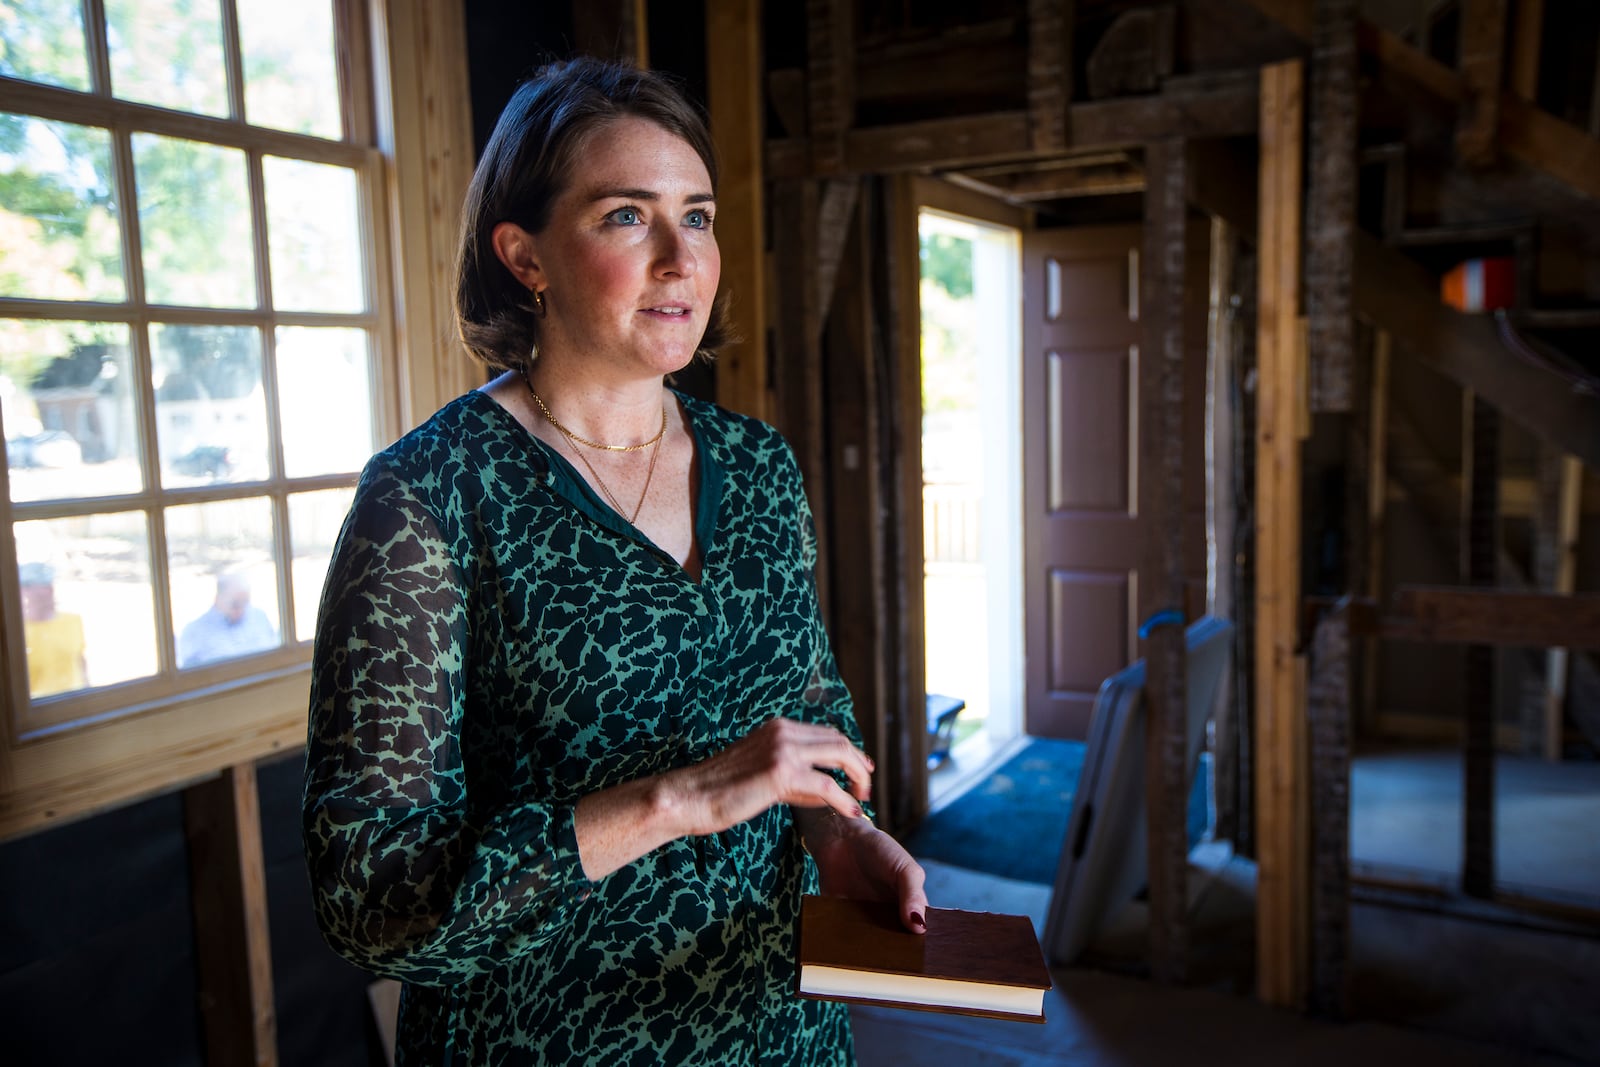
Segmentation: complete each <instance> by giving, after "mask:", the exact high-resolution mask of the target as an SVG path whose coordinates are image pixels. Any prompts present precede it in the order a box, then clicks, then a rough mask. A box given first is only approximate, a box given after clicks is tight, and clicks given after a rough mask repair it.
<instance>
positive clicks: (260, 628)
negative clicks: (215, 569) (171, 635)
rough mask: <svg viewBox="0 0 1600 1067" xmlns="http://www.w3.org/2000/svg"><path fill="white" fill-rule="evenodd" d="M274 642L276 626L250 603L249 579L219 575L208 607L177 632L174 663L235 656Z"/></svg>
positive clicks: (194, 664) (189, 663) (193, 664)
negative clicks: (176, 655)
mask: <svg viewBox="0 0 1600 1067" xmlns="http://www.w3.org/2000/svg"><path fill="white" fill-rule="evenodd" d="M277 644H278V628H277V627H276V626H274V625H273V624H272V620H270V619H268V618H267V613H266V612H264V611H262V610H261V609H260V608H258V607H256V606H255V605H253V604H251V603H250V583H249V581H248V580H246V579H245V577H244V576H243V575H240V574H220V575H218V576H217V596H216V599H215V600H213V601H212V604H211V607H210V608H208V609H207V610H206V613H205V614H204V615H201V616H200V617H199V618H198V619H195V620H194V621H193V622H191V623H190V624H189V625H187V626H185V627H184V628H183V633H181V634H180V635H178V666H179V667H180V668H183V667H198V666H201V665H202V664H206V663H215V662H217V661H218V660H224V659H236V658H238V657H239V656H248V655H249V654H250V653H252V652H261V651H264V650H266V649H269V648H273V647H275V646H276V645H277Z"/></svg>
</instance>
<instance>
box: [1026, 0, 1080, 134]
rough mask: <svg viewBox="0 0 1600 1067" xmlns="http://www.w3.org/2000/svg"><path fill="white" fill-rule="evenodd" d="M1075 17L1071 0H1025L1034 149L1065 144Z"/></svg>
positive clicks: (1029, 127) (1075, 13) (1029, 132)
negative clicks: (1026, 2)
mask: <svg viewBox="0 0 1600 1067" xmlns="http://www.w3.org/2000/svg"><path fill="white" fill-rule="evenodd" d="M1076 21H1077V5H1076V4H1075V3H1073V0H1028V134H1029V144H1030V146H1031V147H1032V148H1033V150H1034V151H1036V152H1059V151H1062V150H1064V149H1065V148H1066V147H1067V144H1068V131H1067V107H1068V105H1069V104H1071V103H1072V80H1073V69H1072V31H1073V25H1074V23H1075V22H1076Z"/></svg>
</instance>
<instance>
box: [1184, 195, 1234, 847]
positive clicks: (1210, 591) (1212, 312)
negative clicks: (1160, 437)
mask: <svg viewBox="0 0 1600 1067" xmlns="http://www.w3.org/2000/svg"><path fill="white" fill-rule="evenodd" d="M1186 169H1187V168H1186ZM1237 245H1238V237H1237V235H1236V233H1235V231H1234V228H1233V227H1232V226H1230V225H1229V224H1228V223H1227V222H1226V221H1224V220H1223V219H1220V218H1216V217H1213V218H1212V219H1211V238H1210V254H1211V263H1210V269H1209V271H1208V278H1209V282H1210V289H1209V292H1208V294H1207V300H1206V304H1207V307H1206V463H1205V477H1206V614H1208V615H1215V616H1216V617H1218V618H1221V619H1232V618H1234V617H1235V616H1236V615H1237V614H1238V612H1237V611H1236V610H1235V602H1234V585H1235V583H1236V582H1237V581H1238V575H1237V573H1236V566H1235V563H1234V554H1235V552H1236V551H1237V549H1236V547H1235V544H1236V542H1235V538H1234V532H1235V531H1234V515H1235V500H1234V494H1233V487H1234V478H1235V477H1236V473H1237V472H1236V470H1235V464H1234V444H1235V421H1236V420H1235V412H1234V405H1233V382H1234V380H1235V377H1234V376H1235V374H1236V372H1237V368H1236V366H1235V361H1234V331H1235V310H1234V307H1233V293H1234V284H1235V280H1234V257H1235V254H1236V251H1237ZM1238 749H1239V717H1238V715H1237V714H1236V713H1235V708H1234V680H1233V678H1232V676H1231V675H1224V676H1223V678H1222V683H1221V685H1220V687H1219V692H1218V694H1217V714H1216V726H1215V730H1214V741H1213V744H1212V747H1211V753H1212V765H1211V767H1212V776H1211V782H1212V784H1211V794H1212V796H1213V797H1214V798H1215V804H1216V809H1217V820H1216V822H1217V825H1216V834H1217V836H1218V837H1219V838H1231V837H1232V836H1233V833H1234V827H1235V826H1236V825H1237V819H1238V788H1239V780H1238V779H1239V752H1238Z"/></svg>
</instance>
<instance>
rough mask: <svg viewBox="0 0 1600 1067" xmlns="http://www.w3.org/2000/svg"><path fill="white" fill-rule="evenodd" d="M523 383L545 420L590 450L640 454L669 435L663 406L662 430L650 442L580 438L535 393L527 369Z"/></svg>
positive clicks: (665, 409) (665, 408)
mask: <svg viewBox="0 0 1600 1067" xmlns="http://www.w3.org/2000/svg"><path fill="white" fill-rule="evenodd" d="M522 383H523V384H524V385H526V386H527V387H528V395H529V396H531V397H533V402H534V403H535V404H538V405H539V411H540V412H541V413H542V414H543V415H544V420H545V421H546V422H548V423H549V424H550V425H551V426H554V427H555V428H556V429H557V430H560V431H561V435H562V436H563V437H565V438H566V439H567V440H569V441H576V442H578V444H580V445H588V446H589V447H590V448H598V449H600V450H602V451H605V452H638V451H640V450H641V449H645V448H649V447H650V446H651V445H654V444H659V443H660V442H661V439H662V438H663V437H665V436H666V434H667V406H666V405H665V404H663V405H661V429H659V430H657V431H656V435H655V436H654V437H652V438H650V440H648V441H641V442H639V443H638V444H636V445H603V444H601V443H600V442H599V441H591V440H589V439H588V438H587V437H579V436H578V435H577V434H575V433H573V432H572V431H571V430H569V429H567V428H566V426H564V425H562V423H561V422H560V421H559V420H558V419H557V418H556V417H555V415H554V414H552V413H551V411H550V408H549V407H547V406H546V405H545V402H544V401H543V400H542V399H541V398H540V396H539V394H538V393H536V392H534V391H533V383H532V382H531V381H529V380H528V372H527V370H526V369H524V370H523V372H522Z"/></svg>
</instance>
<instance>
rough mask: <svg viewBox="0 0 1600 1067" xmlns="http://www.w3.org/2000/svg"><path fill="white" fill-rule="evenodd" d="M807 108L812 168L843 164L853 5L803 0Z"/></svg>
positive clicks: (851, 89)
mask: <svg viewBox="0 0 1600 1067" xmlns="http://www.w3.org/2000/svg"><path fill="white" fill-rule="evenodd" d="M806 111H807V115H808V118H809V122H810V129H809V131H808V133H809V135H810V143H811V160H810V162H811V172H812V173H813V174H816V175H829V174H838V173H840V172H841V171H843V170H844V169H845V146H844V135H845V132H846V131H847V130H849V129H850V128H851V126H853V125H854V122H853V112H854V111H855V5H854V3H852V2H851V0H806Z"/></svg>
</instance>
